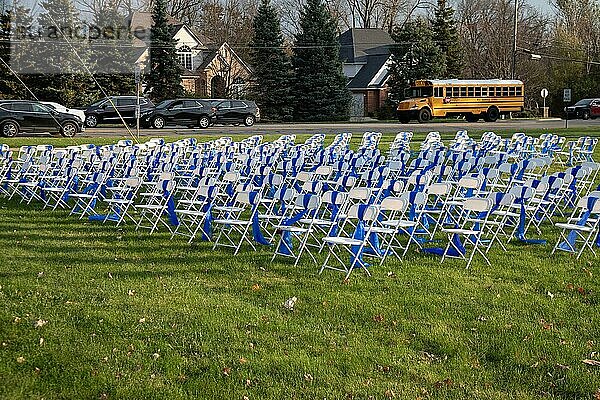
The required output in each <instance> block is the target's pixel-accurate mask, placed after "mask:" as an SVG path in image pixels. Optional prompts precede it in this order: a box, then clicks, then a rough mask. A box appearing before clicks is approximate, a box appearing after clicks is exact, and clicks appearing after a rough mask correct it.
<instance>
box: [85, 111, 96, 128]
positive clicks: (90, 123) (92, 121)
mask: <svg viewBox="0 0 600 400" xmlns="http://www.w3.org/2000/svg"><path fill="white" fill-rule="evenodd" d="M85 125H86V126H87V127H88V128H95V127H96V126H98V117H96V116H95V115H94V114H91V115H88V116H87V117H86V118H85Z"/></svg>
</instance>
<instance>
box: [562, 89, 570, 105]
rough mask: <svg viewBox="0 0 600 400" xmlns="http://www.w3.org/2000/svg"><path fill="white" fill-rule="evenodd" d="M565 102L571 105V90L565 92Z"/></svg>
mask: <svg viewBox="0 0 600 400" xmlns="http://www.w3.org/2000/svg"><path fill="white" fill-rule="evenodd" d="M563 101H564V102H565V103H570V102H571V89H565V90H563Z"/></svg>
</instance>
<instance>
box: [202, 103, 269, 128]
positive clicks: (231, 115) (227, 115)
mask: <svg viewBox="0 0 600 400" xmlns="http://www.w3.org/2000/svg"><path fill="white" fill-rule="evenodd" d="M211 103H212V104H213V107H215V109H216V113H217V120H216V122H215V123H217V124H233V125H239V124H244V125H246V126H252V125H254V123H255V122H258V121H260V109H259V108H258V106H257V105H256V103H255V102H253V101H249V100H232V99H212V100H211Z"/></svg>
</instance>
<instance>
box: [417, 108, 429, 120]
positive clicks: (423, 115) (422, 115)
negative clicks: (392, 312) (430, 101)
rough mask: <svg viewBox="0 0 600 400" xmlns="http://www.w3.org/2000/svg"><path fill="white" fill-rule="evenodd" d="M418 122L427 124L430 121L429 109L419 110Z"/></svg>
mask: <svg viewBox="0 0 600 400" xmlns="http://www.w3.org/2000/svg"><path fill="white" fill-rule="evenodd" d="M417 119H418V120H419V122H429V121H431V111H429V108H421V109H420V110H419V115H418V118H417Z"/></svg>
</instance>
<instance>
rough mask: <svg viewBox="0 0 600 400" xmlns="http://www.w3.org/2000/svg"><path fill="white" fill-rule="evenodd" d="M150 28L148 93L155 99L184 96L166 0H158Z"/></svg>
mask: <svg viewBox="0 0 600 400" xmlns="http://www.w3.org/2000/svg"><path fill="white" fill-rule="evenodd" d="M152 21H153V24H152V29H151V30H150V71H149V73H148V76H147V79H148V82H147V83H148V85H147V88H146V93H149V95H150V97H151V98H152V99H153V100H155V101H161V100H164V99H168V98H174V97H180V96H183V86H181V67H180V66H179V62H178V61H177V54H176V50H175V44H176V43H175V40H173V38H172V37H171V29H170V27H169V24H168V21H167V4H166V1H165V0H156V1H155V2H154V9H153V10H152Z"/></svg>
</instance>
